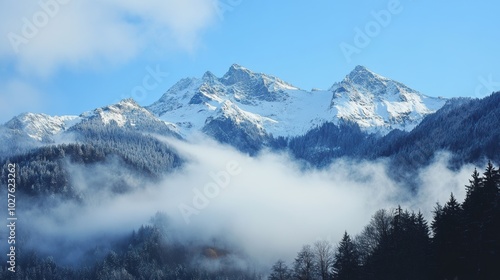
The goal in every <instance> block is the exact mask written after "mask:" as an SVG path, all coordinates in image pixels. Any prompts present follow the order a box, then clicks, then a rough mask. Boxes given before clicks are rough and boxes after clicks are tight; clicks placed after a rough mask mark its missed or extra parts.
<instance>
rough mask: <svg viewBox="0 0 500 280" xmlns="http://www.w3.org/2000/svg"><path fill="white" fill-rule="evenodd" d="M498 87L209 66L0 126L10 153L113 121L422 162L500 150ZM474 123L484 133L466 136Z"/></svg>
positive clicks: (5, 152)
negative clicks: (152, 89)
mask: <svg viewBox="0 0 500 280" xmlns="http://www.w3.org/2000/svg"><path fill="white" fill-rule="evenodd" d="M497 96H498V94H493V95H492V96H490V97H486V98H484V99H483V100H477V99H467V98H454V99H450V100H448V99H445V98H441V97H430V96H427V95H425V94H422V93H420V92H418V91H416V90H413V89H411V88H409V87H407V86H405V85H404V84H402V83H400V82H397V81H394V80H391V79H389V78H386V77H383V76H381V75H379V74H376V73H374V72H372V71H370V70H369V69H367V68H366V67H363V66H356V67H355V68H354V69H353V71H351V72H350V73H349V74H348V75H346V77H345V78H344V79H343V80H342V81H340V82H336V83H334V84H333V85H332V86H331V87H330V88H329V89H327V90H318V89H314V90H311V91H307V90H303V89H300V88H298V87H296V86H293V85H292V84H290V83H288V82H285V81H283V80H281V79H280V78H277V77H275V76H272V75H267V74H263V73H256V72H253V71H251V70H249V69H247V68H245V67H243V66H240V65H237V64H233V65H232V66H231V67H230V68H229V70H228V71H227V73H225V74H224V75H223V76H222V77H220V78H219V77H217V76H215V75H214V74H212V73H211V72H206V73H205V74H204V75H203V76H202V77H201V78H185V79H182V80H180V81H179V82H177V83H176V84H174V85H173V86H172V87H171V88H170V89H168V90H167V91H166V92H165V94H163V96H161V98H160V99H159V100H158V101H156V102H154V103H153V104H151V105H149V106H145V107H142V106H140V105H139V104H137V103H136V102H135V101H134V100H132V99H126V100H122V101H121V102H119V103H117V104H112V105H109V106H105V107H102V108H97V109H95V110H92V111H89V112H84V113H82V114H80V115H72V116H48V115H45V114H34V113H24V114H21V115H19V116H16V117H14V118H13V119H11V120H10V121H8V122H7V123H5V124H3V125H2V126H0V141H1V142H2V144H3V145H2V148H1V149H0V155H2V157H4V158H5V157H10V156H13V155H16V154H21V153H24V152H27V151H30V150H32V149H34V148H39V147H43V146H48V145H49V146H50V145H54V144H61V143H66V144H70V143H82V141H83V143H85V141H87V142H88V141H95V139H98V138H102V137H101V136H99V135H98V133H97V132H96V131H101V132H102V131H104V130H105V131H106V133H107V134H110V133H111V132H110V131H122V132H123V131H125V132H126V133H132V134H134V135H135V136H134V137H142V136H144V137H146V136H147V135H151V134H158V135H168V136H173V137H176V138H179V139H189V137H190V135H191V134H193V133H200V132H201V133H204V134H206V135H208V136H210V137H212V138H214V139H216V140H218V141H219V142H222V143H225V144H229V145H232V146H234V147H236V148H237V149H239V150H240V151H243V152H246V153H249V154H257V153H258V152H259V151H261V150H262V149H263V148H270V149H275V150H288V151H289V152H291V154H292V155H294V156H295V157H296V158H298V159H302V160H305V161H306V162H308V163H311V164H313V165H316V166H324V165H327V164H328V163H329V162H331V160H333V159H334V158H338V157H345V156H348V157H357V158H360V159H366V158H370V159H373V158H379V157H389V158H391V157H392V158H394V157H395V155H397V157H398V158H399V159H401V158H406V160H405V161H406V162H409V163H415V160H414V159H413V158H414V157H415V149H418V150H419V152H420V155H419V157H423V158H425V160H423V161H422V163H423V162H428V161H429V160H430V159H431V158H432V156H433V155H434V154H435V153H436V152H437V151H440V150H450V151H451V152H453V153H456V154H460V155H464V154H466V155H465V158H466V159H467V161H469V162H470V161H474V160H476V161H477V160H480V159H484V158H489V159H491V158H497V157H498V153H496V154H495V151H497V150H498V138H496V137H498V136H497V134H498V132H497V131H498V129H496V128H497V127H498V123H500V120H498V113H497V112H498V110H499V109H498V104H500V102H498V103H495V101H494V100H496V99H497V98H498V97H497ZM485 108H486V109H485ZM480 115H488V116H489V117H488V118H481V117H479V116H480ZM444 124H446V126H443V125H444ZM424 127H425V128H424ZM478 128H481V130H479V129H478ZM89 131H94V132H93V133H89ZM430 131H435V133H433V134H429V132H430ZM479 131H482V133H479ZM465 132H467V133H469V134H468V135H469V136H472V135H473V136H474V138H470V139H460V140H457V139H456V136H457V135H464V133H465ZM83 135H85V136H83ZM89 135H91V136H89ZM141 135H142V136H141ZM437 135H439V137H437ZM92 137H93V138H92ZM110 137H111V136H110ZM147 137H151V136H147ZM463 137H467V135H464V136H463ZM471 141H473V142H474V143H472V144H471V143H470V142H471ZM464 143H466V144H464ZM486 146H487V147H489V148H485V147H486ZM471 147H474V148H471ZM423 150H425V151H426V152H425V153H422V151H423ZM422 155H425V156H422Z"/></svg>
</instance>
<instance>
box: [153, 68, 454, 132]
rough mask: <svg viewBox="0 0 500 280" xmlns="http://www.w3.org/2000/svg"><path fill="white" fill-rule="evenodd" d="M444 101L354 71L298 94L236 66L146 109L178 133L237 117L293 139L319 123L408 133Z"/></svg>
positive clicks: (191, 82) (188, 82) (185, 85)
mask: <svg viewBox="0 0 500 280" xmlns="http://www.w3.org/2000/svg"><path fill="white" fill-rule="evenodd" d="M445 102H446V100H445V99H440V98H432V97H428V96H425V95H423V94H420V93H418V92H417V91H415V90H412V89H410V88H408V87H406V86H405V85H403V84H401V83H398V82H396V81H393V80H390V79H387V78H384V77H382V76H380V75H377V74H375V73H373V72H371V71H370V70H368V69H366V68H365V67H362V66H358V67H356V68H355V69H354V70H353V71H352V72H351V73H350V74H349V75H348V76H347V77H346V78H345V79H344V80H343V81H341V82H340V83H336V84H334V85H333V86H332V88H331V89H330V90H313V91H305V90H301V89H299V88H297V87H295V86H293V85H291V84H288V83H286V82H284V81H282V80H281V79H279V78H276V77H273V76H270V75H266V74H262V73H254V72H252V71H250V70H249V69H247V68H244V67H242V66H239V65H236V64H235V65H232V66H231V67H230V68H229V70H228V72H227V73H226V74H225V75H224V76H223V77H222V78H217V77H216V76H215V75H214V74H212V73H210V72H206V73H205V74H204V75H203V77H202V78H201V79H198V78H188V79H183V80H181V81H179V82H178V83H177V84H175V85H174V86H173V87H172V88H170V89H169V90H168V91H167V92H166V93H165V94H164V95H163V96H162V97H161V99H160V100H158V101H157V102H155V103H154V104H152V105H151V106H149V107H148V109H149V110H150V111H151V112H153V113H154V114H155V115H157V116H159V117H160V118H161V119H163V120H166V121H169V122H172V123H174V124H175V125H176V126H177V127H178V129H179V131H180V132H181V134H183V135H188V134H190V133H192V132H193V131H200V130H203V128H204V126H206V125H207V123H208V122H209V121H210V120H212V119H215V118H219V119H220V118H221V114H222V116H225V117H226V118H228V119H234V120H235V121H236V122H238V121H240V122H241V120H242V119H244V120H245V122H246V123H251V124H253V125H254V126H255V128H257V129H259V131H262V133H267V134H273V135H274V136H297V135H302V134H304V133H306V132H307V131H308V130H310V129H311V128H314V127H316V126H318V125H320V124H322V123H324V122H327V121H329V122H334V123H338V122H339V121H340V120H341V119H344V120H349V121H353V122H356V123H357V124H358V125H359V126H360V127H361V128H362V129H363V130H365V131H367V132H374V133H381V134H385V133H388V132H389V131H391V130H392V129H395V128H398V129H402V130H411V129H412V128H413V127H415V126H416V125H417V124H418V123H419V122H420V121H421V120H422V119H423V117H425V115H427V114H429V113H432V112H435V111H436V110H437V109H439V108H440V107H441V106H443V105H444V103H445Z"/></svg>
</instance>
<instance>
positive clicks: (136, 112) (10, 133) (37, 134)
mask: <svg viewBox="0 0 500 280" xmlns="http://www.w3.org/2000/svg"><path fill="white" fill-rule="evenodd" d="M82 123H87V125H88V124H91V125H92V126H106V125H117V126H118V127H121V128H124V129H133V130H138V131H143V132H153V133H168V134H171V135H175V136H177V133H176V132H174V129H175V126H174V125H173V124H170V123H167V122H164V121H161V120H159V119H158V118H157V117H156V116H154V115H153V114H152V113H151V112H150V111H148V110H146V109H144V108H143V107H141V106H140V105H138V104H137V103H136V102H135V101H134V100H132V99H126V100H123V101H121V102H119V103H117V104H113V105H109V106H105V107H102V108H98V109H95V110H93V111H89V112H85V113H83V114H81V115H80V116H49V115H46V114H33V113H25V114H21V115H19V116H17V117H14V118H13V119H11V120H10V121H8V122H7V123H5V124H4V125H2V126H0V132H1V137H0V141H1V142H2V143H7V142H13V141H17V142H19V143H22V144H19V146H20V147H19V148H23V147H21V146H24V148H26V149H29V148H33V147H37V146H40V145H44V144H51V143H54V142H56V139H57V137H58V136H60V135H62V134H63V133H65V132H70V131H71V132H72V133H73V132H76V133H78V129H73V131H72V130H71V129H72V128H78V126H79V125H81V124H82ZM14 144H15V143H14ZM21 150H22V149H21ZM0 152H1V154H8V151H7V150H0Z"/></svg>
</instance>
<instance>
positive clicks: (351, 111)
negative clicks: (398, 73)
mask: <svg viewBox="0 0 500 280" xmlns="http://www.w3.org/2000/svg"><path fill="white" fill-rule="evenodd" d="M330 91H331V92H333V97H332V101H331V104H330V108H331V109H332V111H333V113H334V114H335V116H336V117H337V118H343V119H348V120H350V121H354V122H356V123H358V124H359V126H360V127H361V128H364V129H367V130H369V131H377V130H379V131H381V132H388V131H390V130H392V129H396V128H397V129H401V130H407V131H409V130H411V129H413V128H414V127H415V126H416V125H418V124H419V123H420V121H421V120H422V119H423V118H424V117H425V116H426V115H428V114H430V113H433V112H435V111H437V110H438V109H439V108H441V107H442V106H443V105H444V104H445V103H446V99H443V98H433V97H429V96H426V95H423V94H421V93H419V92H417V91H415V90H413V89H410V88H408V87H407V86H405V85H403V84H401V83H399V82H396V81H394V80H391V79H388V78H385V77H382V76H380V75H378V74H375V73H373V72H371V71H370V70H368V69H366V68H365V67H363V66H357V67H356V68H355V69H354V70H353V71H352V72H351V73H350V74H349V75H347V76H346V77H345V78H344V80H342V81H341V82H340V83H335V84H334V85H333V86H332V87H331V88H330Z"/></svg>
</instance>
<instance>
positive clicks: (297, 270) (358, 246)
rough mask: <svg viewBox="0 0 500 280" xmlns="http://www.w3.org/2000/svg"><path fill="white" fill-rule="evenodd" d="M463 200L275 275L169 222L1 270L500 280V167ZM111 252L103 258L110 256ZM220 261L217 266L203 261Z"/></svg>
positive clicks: (379, 215)
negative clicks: (61, 258) (182, 235)
mask: <svg viewBox="0 0 500 280" xmlns="http://www.w3.org/2000/svg"><path fill="white" fill-rule="evenodd" d="M66 152H67V151H66ZM465 187H466V192H467V195H466V198H465V200H464V201H462V202H459V201H457V200H456V199H455V197H454V196H453V194H450V198H449V200H448V201H447V202H446V204H444V205H440V204H437V205H436V206H435V209H434V212H433V213H432V221H427V220H426V219H425V218H424V214H423V213H420V212H418V213H415V212H413V211H408V210H405V209H402V208H401V207H396V208H394V209H391V210H386V209H381V210H379V211H377V212H376V213H374V215H373V216H372V219H371V221H370V222H369V224H368V225H366V226H365V227H364V229H363V231H362V232H360V233H357V235H351V234H349V233H347V232H346V233H345V234H344V235H343V237H342V239H341V240H340V241H339V242H338V243H337V244H331V243H330V242H327V241H318V242H315V243H314V244H312V245H304V246H303V247H302V249H301V250H300V251H299V252H298V253H297V255H296V257H295V259H294V260H293V262H292V263H287V262H285V261H283V260H277V261H276V263H275V264H273V265H272V266H271V265H269V267H270V270H269V271H268V273H267V274H266V273H263V272H257V271H256V270H250V269H248V268H241V267H239V266H238V265H237V260H235V258H225V256H227V255H230V254H231V252H230V251H229V250H228V249H225V248H223V246H217V244H215V243H214V244H213V245H208V246H207V245H203V244H197V243H189V244H185V243H179V242H176V241H175V239H172V238H170V237H171V233H172V232H175V228H171V226H170V224H169V221H168V218H167V217H166V216H165V215H163V214H161V213H158V214H157V215H156V216H155V217H153V218H152V220H151V223H150V224H148V225H144V226H142V227H140V228H139V229H137V230H136V231H133V232H132V233H130V234H129V235H127V236H124V237H122V238H121V239H119V240H116V241H114V242H112V243H110V245H109V246H110V247H109V248H107V250H105V249H103V248H97V247H96V248H95V250H93V251H92V252H86V255H85V257H84V258H83V259H84V261H83V262H81V263H80V264H79V266H75V265H67V266H62V265H60V264H58V263H56V262H55V261H54V259H53V258H52V257H50V256H40V255H39V254H38V253H37V252H34V251H29V250H28V251H24V250H21V251H20V252H19V254H18V259H19V264H18V266H19V267H18V271H17V273H16V274H13V273H10V272H9V271H7V269H6V266H5V265H4V264H3V265H2V271H1V272H0V278H1V279H266V277H267V279H269V280H285V279H290V280H291V279H294V280H295V279H296V280H325V279H334V280H336V279H339V280H340V279H377V280H378V279H384V280H391V279H395V280H396V279H397V280H399V279H415V280H418V279H436V280H438V279H439V280H440V279H479V280H481V279H485V280H490V279H491V280H493V279H498V276H499V275H500V235H499V233H500V170H499V169H498V168H496V167H494V166H493V164H492V163H488V165H487V166H486V168H485V170H484V171H483V172H482V174H481V173H480V172H479V171H477V170H474V172H473V173H472V176H471V179H470V180H469V183H468V184H467V185H466V186H465ZM103 252H104V253H103ZM206 259H210V260H220V262H219V265H218V266H217V268H216V269H214V268H213V267H210V266H207V265H206V263H204V262H205V261H204V260H206Z"/></svg>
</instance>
